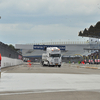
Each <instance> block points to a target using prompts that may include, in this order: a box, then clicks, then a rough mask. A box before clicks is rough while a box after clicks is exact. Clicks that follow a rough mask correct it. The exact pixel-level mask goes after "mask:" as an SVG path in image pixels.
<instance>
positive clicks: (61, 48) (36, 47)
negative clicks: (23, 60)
mask: <svg viewBox="0 0 100 100" xmlns="http://www.w3.org/2000/svg"><path fill="white" fill-rule="evenodd" d="M47 47H58V48H59V49H60V50H65V46H62V45H33V49H36V50H45V48H47Z"/></svg>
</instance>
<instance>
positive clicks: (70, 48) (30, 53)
mask: <svg viewBox="0 0 100 100" xmlns="http://www.w3.org/2000/svg"><path fill="white" fill-rule="evenodd" d="M97 45H99V43H98V44H93V45H92V48H96V47H97ZM48 46H59V48H60V49H61V52H62V58H63V61H67V62H68V61H69V60H71V61H73V60H74V62H75V61H76V58H77V60H78V61H79V60H83V56H88V55H91V54H92V52H94V53H95V52H97V51H96V50H85V48H90V47H91V43H89V42H87V41H86V42H82V41H81V42H73V41H70V43H69V42H61V43H60V42H58V44H57V42H56V43H54V42H52V43H40V44H16V45H15V48H16V49H20V51H21V52H22V55H23V57H24V58H30V59H31V60H35V59H39V61H40V60H41V56H42V54H43V53H45V51H44V48H45V47H48ZM66 58H67V59H66Z"/></svg>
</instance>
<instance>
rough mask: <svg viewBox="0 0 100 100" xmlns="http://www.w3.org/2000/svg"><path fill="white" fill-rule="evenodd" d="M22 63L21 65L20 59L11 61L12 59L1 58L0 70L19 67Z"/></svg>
mask: <svg viewBox="0 0 100 100" xmlns="http://www.w3.org/2000/svg"><path fill="white" fill-rule="evenodd" d="M22 63H23V61H22V60H20V59H12V58H8V57H2V60H1V68H3V67H9V66H15V65H20V64H22Z"/></svg>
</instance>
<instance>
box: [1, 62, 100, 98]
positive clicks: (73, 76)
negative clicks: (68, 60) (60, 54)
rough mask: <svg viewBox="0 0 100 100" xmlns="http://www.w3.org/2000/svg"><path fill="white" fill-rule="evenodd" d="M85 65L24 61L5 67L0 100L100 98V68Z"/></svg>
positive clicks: (2, 74)
mask: <svg viewBox="0 0 100 100" xmlns="http://www.w3.org/2000/svg"><path fill="white" fill-rule="evenodd" d="M86 66H87V65H86ZM86 66H84V65H77V64H65V63H63V64H62V66H61V68H59V67H48V66H45V67H43V66H42V65H41V64H39V63H32V65H31V66H29V65H28V64H27V63H24V64H23V65H19V66H13V67H8V68H3V69H2V70H1V71H2V73H1V79H0V100H18V99H21V100H100V70H99V69H94V68H93V65H88V66H87V68H86ZM91 66H92V67H91ZM88 67H91V68H92V69H90V68H88ZM94 67H95V65H94ZM96 67H99V66H96Z"/></svg>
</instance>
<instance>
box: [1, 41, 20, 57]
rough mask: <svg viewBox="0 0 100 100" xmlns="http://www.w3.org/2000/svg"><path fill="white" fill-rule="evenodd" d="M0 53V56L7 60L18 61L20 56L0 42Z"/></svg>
mask: <svg viewBox="0 0 100 100" xmlns="http://www.w3.org/2000/svg"><path fill="white" fill-rule="evenodd" d="M0 53H1V56H3V57H9V58H16V59H20V58H19V57H20V56H21V54H19V53H18V52H17V51H15V50H13V49H12V48H11V47H9V46H8V45H6V44H4V43H2V42H0Z"/></svg>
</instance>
